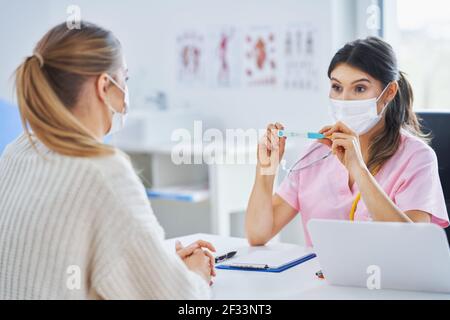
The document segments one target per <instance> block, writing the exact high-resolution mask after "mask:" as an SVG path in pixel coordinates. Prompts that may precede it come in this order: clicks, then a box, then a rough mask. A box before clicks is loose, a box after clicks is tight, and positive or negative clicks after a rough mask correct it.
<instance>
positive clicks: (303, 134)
mask: <svg viewBox="0 0 450 320" xmlns="http://www.w3.org/2000/svg"><path fill="white" fill-rule="evenodd" d="M277 135H278V137H280V138H281V137H293V138H294V137H295V138H306V139H324V138H325V136H324V135H323V134H321V133H317V132H297V131H290V130H278V133H277Z"/></svg>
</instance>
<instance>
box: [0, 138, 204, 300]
mask: <svg viewBox="0 0 450 320" xmlns="http://www.w3.org/2000/svg"><path fill="white" fill-rule="evenodd" d="M36 143H37V149H38V150H39V153H40V154H38V153H37V152H36V150H35V149H33V147H32V146H31V144H30V143H29V141H28V139H27V138H26V136H25V135H21V136H20V137H19V138H17V139H16V140H15V141H14V142H13V143H11V144H10V145H9V146H8V147H7V148H6V150H5V151H4V153H3V155H2V156H1V158H0V299H197V298H201V299H206V298H209V297H210V289H209V286H208V284H207V283H206V281H205V280H203V279H202V278H201V277H200V276H199V275H198V274H196V273H194V272H191V271H189V270H188V269H187V267H186V265H185V264H184V263H183V262H182V261H181V259H180V258H179V257H178V256H177V255H176V253H175V250H174V249H173V251H172V250H168V248H166V246H165V244H164V242H163V241H164V232H163V230H162V228H161V226H160V225H159V223H158V221H157V220H156V217H155V216H154V214H153V212H152V209H151V207H150V203H149V201H148V199H147V197H146V193H145V190H144V187H143V185H142V183H141V182H140V180H139V178H138V177H137V176H136V174H135V172H134V171H133V169H132V166H131V164H130V162H129V160H128V159H127V158H126V156H125V155H123V154H122V153H120V152H118V153H117V154H116V155H114V156H109V157H101V158H75V157H67V156H62V155H59V154H57V153H55V152H52V151H50V150H49V149H47V148H46V147H45V146H44V145H43V144H42V143H40V142H39V141H37V140H36ZM42 155H43V156H44V157H45V159H44V157H42Z"/></svg>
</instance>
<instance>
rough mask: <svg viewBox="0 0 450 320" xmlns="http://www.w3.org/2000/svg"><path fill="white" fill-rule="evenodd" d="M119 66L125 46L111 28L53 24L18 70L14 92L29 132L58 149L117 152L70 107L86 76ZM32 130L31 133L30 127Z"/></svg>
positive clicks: (82, 154)
mask: <svg viewBox="0 0 450 320" xmlns="http://www.w3.org/2000/svg"><path fill="white" fill-rule="evenodd" d="M120 65H121V48H120V44H119V42H118V40H117V39H116V38H115V37H114V36H113V35H112V33H111V32H110V31H107V30H104V29H102V28H100V27H98V26H96V25H94V24H90V23H86V22H82V24H81V28H80V29H72V30H69V29H68V28H67V27H66V24H65V23H63V24H60V25H58V26H56V27H54V28H53V29H51V30H50V31H49V32H48V33H47V34H46V35H45V36H44V37H43V38H42V39H41V40H40V41H39V43H38V44H37V46H36V48H35V50H34V54H33V55H32V56H30V57H28V58H26V59H25V61H24V62H23V63H22V64H21V65H20V66H19V67H18V68H17V70H16V82H15V85H16V92H17V102H18V105H19V111H20V116H21V120H22V124H23V127H24V130H25V133H26V134H27V135H28V137H29V139H30V141H31V142H32V144H33V145H34V142H33V139H32V138H31V135H35V136H36V137H37V138H38V139H39V140H40V141H41V142H42V143H43V144H44V145H46V146H47V147H48V148H49V149H50V150H52V151H55V152H57V153H60V154H63V155H68V156H77V157H92V156H102V155H109V154H112V153H114V149H113V148H112V147H111V146H108V145H105V144H103V143H101V142H99V141H97V140H96V139H95V137H94V136H93V135H92V133H90V132H89V130H88V129H87V128H86V127H84V126H83V125H82V124H81V122H79V121H78V120H77V119H76V117H75V116H74V115H73V114H72V113H71V111H70V109H71V108H72V107H73V106H74V105H75V104H76V102H77V100H78V97H79V95H80V93H81V89H82V85H83V84H84V83H85V81H86V80H87V78H88V77H90V76H97V75H100V74H102V73H103V72H112V71H115V70H117V69H118V68H119V67H120ZM30 131H32V133H31V132H30Z"/></svg>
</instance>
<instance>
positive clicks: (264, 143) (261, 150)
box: [258, 122, 286, 176]
mask: <svg viewBox="0 0 450 320" xmlns="http://www.w3.org/2000/svg"><path fill="white" fill-rule="evenodd" d="M283 129H284V127H283V125H282V124H281V123H278V122H277V123H275V124H272V123H270V124H269V125H268V126H267V130H266V133H265V134H264V136H263V137H262V138H261V139H260V141H259V143H258V166H259V168H260V169H261V174H263V175H269V176H272V175H275V174H276V171H277V168H278V165H279V164H280V161H281V159H282V158H283V155H284V148H285V145H286V138H285V137H282V138H280V137H278V130H283Z"/></svg>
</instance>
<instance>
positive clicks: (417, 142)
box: [246, 37, 449, 246]
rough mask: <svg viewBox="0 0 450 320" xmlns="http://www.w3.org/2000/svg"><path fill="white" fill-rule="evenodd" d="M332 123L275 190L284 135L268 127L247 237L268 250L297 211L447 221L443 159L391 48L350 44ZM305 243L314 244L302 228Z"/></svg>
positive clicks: (333, 87)
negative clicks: (429, 140) (438, 156)
mask: <svg viewBox="0 0 450 320" xmlns="http://www.w3.org/2000/svg"><path fill="white" fill-rule="evenodd" d="M328 77H329V78H330V94H329V96H330V106H331V114H332V116H333V118H334V120H335V121H336V122H335V123H334V124H333V125H329V126H326V127H324V128H322V129H321V130H320V133H323V134H324V135H325V137H326V138H325V139H321V140H319V141H318V142H317V143H313V144H312V145H311V146H310V147H309V148H308V149H307V150H306V152H304V153H303V154H302V156H301V157H300V159H299V161H298V162H297V163H296V164H295V165H294V167H293V168H292V171H291V172H290V173H289V174H288V176H287V177H286V178H285V179H284V181H283V182H282V183H281V185H280V187H279V188H278V189H277V190H276V192H275V194H273V184H274V173H275V170H272V171H271V172H268V171H267V170H265V169H267V168H273V167H276V166H277V164H278V163H279V160H280V159H281V158H282V156H283V153H284V148H285V141H286V138H284V137H283V138H279V137H278V136H277V134H276V132H277V130H278V129H283V125H282V124H280V123H275V124H269V126H268V127H267V134H266V135H265V137H264V138H263V139H262V140H261V142H260V144H259V146H258V164H257V171H256V179H255V183H254V186H253V190H252V193H251V196H250V200H249V203H248V208H247V215H246V232H247V237H248V240H249V242H250V244H252V245H263V244H265V243H266V242H267V241H269V240H270V239H271V238H272V237H274V236H275V235H276V234H277V233H278V232H279V231H280V230H281V229H282V228H283V227H284V226H285V225H286V224H287V223H288V222H289V221H291V220H292V219H293V218H294V217H295V215H296V214H297V213H298V212H299V213H300V214H301V218H302V221H303V226H306V225H307V222H308V220H309V219H312V218H319V219H341V220H370V221H397V222H409V223H412V222H425V223H430V222H431V223H436V224H438V225H440V226H442V227H446V226H448V224H449V222H448V221H449V220H448V215H447V210H446V206H445V201H444V196H443V191H442V187H441V184H440V180H439V175H438V163H437V159H436V155H435V153H434V151H433V150H432V149H431V148H430V147H429V146H428V145H427V143H426V141H427V140H426V138H427V137H426V136H424V134H423V133H422V132H421V129H420V126H419V123H418V120H417V118H416V115H415V114H414V112H413V93H412V89H411V86H410V84H409V83H408V81H407V79H406V78H405V75H404V74H403V73H402V72H400V71H399V70H398V67H397V61H396V57H395V54H394V52H393V50H392V48H391V46H390V45H389V44H387V43H386V42H384V41H383V40H380V39H378V38H374V37H370V38H367V39H364V40H356V41H354V42H351V43H348V44H346V45H345V46H344V47H343V48H341V49H340V50H339V51H338V52H337V53H336V54H335V56H334V57H333V59H332V61H331V63H330V66H329V69H328ZM305 237H306V244H307V245H308V246H311V245H313V244H312V242H311V239H310V236H309V233H308V230H307V229H306V227H305Z"/></svg>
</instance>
